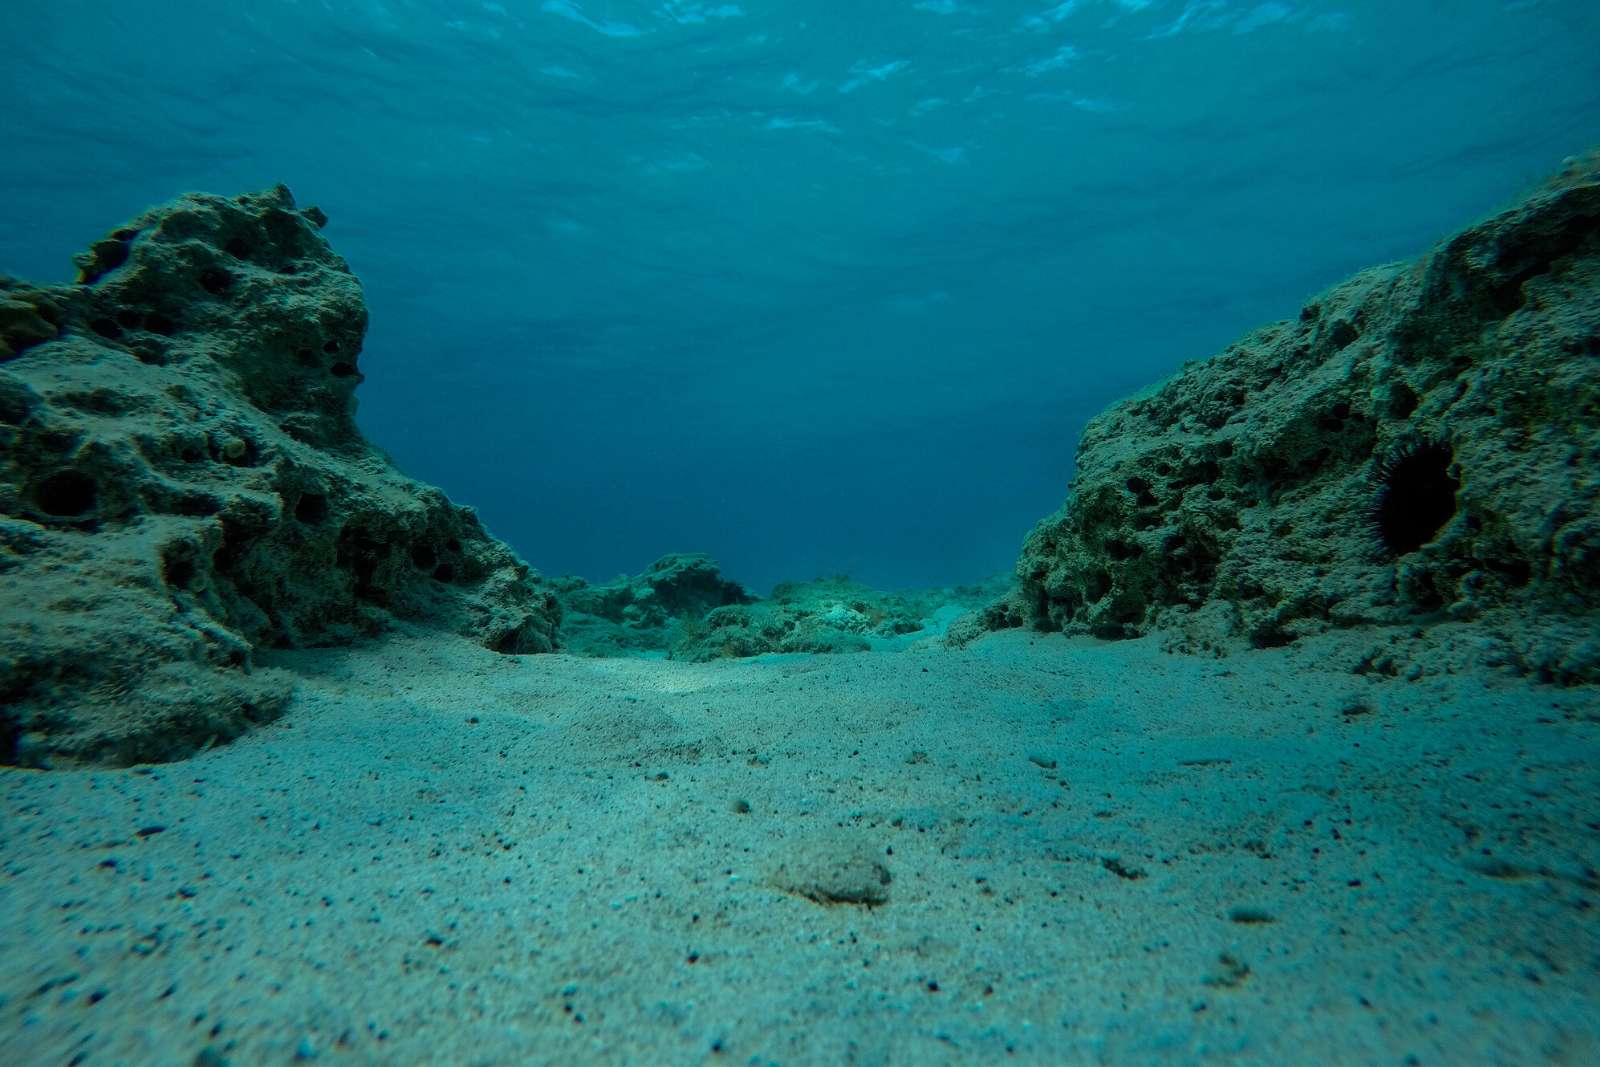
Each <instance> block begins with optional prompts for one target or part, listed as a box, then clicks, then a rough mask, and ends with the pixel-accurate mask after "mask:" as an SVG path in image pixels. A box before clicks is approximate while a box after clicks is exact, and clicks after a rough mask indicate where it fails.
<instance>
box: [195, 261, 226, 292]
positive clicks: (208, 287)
mask: <svg viewBox="0 0 1600 1067" xmlns="http://www.w3.org/2000/svg"><path fill="white" fill-rule="evenodd" d="M200 288H202V289H204V290H205V291H206V292H208V293H210V294H211V295H212V296H221V295H223V294H224V293H226V292H228V291H229V290H231V289H232V288H233V275H232V274H229V273H228V272H227V271H225V270H223V269H222V268H220V267H207V268H206V269H205V270H203V271H201V272H200Z"/></svg>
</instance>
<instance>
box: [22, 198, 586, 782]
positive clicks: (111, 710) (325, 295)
mask: <svg viewBox="0 0 1600 1067" xmlns="http://www.w3.org/2000/svg"><path fill="white" fill-rule="evenodd" d="M324 222H326V218H325V217H324V216H323V215H322V213H321V212H320V211H318V210H317V209H316V208H306V209H304V210H299V209H297V208H296V206H295V203H294V200H293V198H292V197H291V196H290V194H289V191H288V190H287V189H285V188H283V187H281V186H280V187H278V188H276V189H272V190H269V191H266V192H263V193H259V194H256V195H251V196H240V197H236V198H233V199H226V198H223V197H217V196H205V195H189V196H184V197H182V198H180V199H178V200H176V201H174V202H172V203H170V204H167V205H165V206H162V207H159V208H155V209H153V210H151V211H148V212H146V213H145V214H143V215H141V216H139V217H138V218H137V219H134V220H133V221H131V222H129V223H128V224H127V225H125V226H122V227H119V228H118V229H116V230H114V231H112V232H111V233H110V234H109V235H108V236H107V237H106V238H105V239H104V240H102V241H99V242H97V243H96V244H95V245H94V246H93V247H92V248H90V249H89V250H88V251H87V252H85V253H84V254H83V255H81V256H79V257H78V259H77V264H78V267H79V277H78V284H76V285H66V286H31V285H26V284H23V283H20V282H17V281H15V280H12V279H0V583H3V584H0V763H23V764H28V765H61V764H70V763H73V762H112V763H127V762H133V761H147V760H162V759H174V758H178V757H181V756H184V755H186V754H188V753H190V752H192V751H194V750H195V749H196V748H197V747H200V746H202V745H205V744H207V743H210V742H212V741H224V740H227V739H229V738H231V737H234V736H236V735H238V734H239V733H241V732H242V731H243V730H245V729H247V728H248V727H249V725H250V724H251V723H254V722H260V721H264V720H268V719H271V718H273V717H274V716H276V715H277V714H278V713H279V712H280V711H281V710H282V708H283V707H284V705H285V703H286V701H287V699H288V695H289V688H290V683H289V679H288V678H287V677H285V676H283V675H281V674H280V673H278V672H275V671H264V670H259V669H255V668H253V666H252V652H253V650H255V649H257V648H259V647H294V646H301V645H316V644H337V643H342V642H347V641H350V640H352V639H354V638H356V637H359V636H362V635H367V634H372V633H375V632H378V631H380V630H381V629H383V628H384V627H385V626H386V625H388V624H389V623H390V621H391V620H393V619H397V618H398V619H408V620H417V621H419V622H423V623H428V624H433V625H437V626H440V627H443V628H446V629H448V630H451V631H454V632H457V633H460V634H464V635H468V636H470V637H472V638H473V639H475V640H477V641H479V642H481V643H482V644H484V645H486V646H488V647H490V648H493V649H496V650H499V651H502V652H541V651H549V650H551V649H552V648H553V647H554V644H555V637H556V633H557V627H558V625H559V621H560V606H559V603H558V602H557V600H556V598H555V596H554V594H553V593H552V592H551V590H550V589H549V588H548V587H547V586H546V585H545V584H544V583H543V582H542V581H541V580H540V579H539V578H538V577H537V576H536V575H535V574H533V572H531V571H530V570H529V568H528V567H527V565H526V564H524V563H523V562H522V561H521V560H519V559H518V558H517V557H516V555H515V554H513V553H512V551H511V550H510V549H508V548H507V547H506V546H505V545H503V544H501V543H500V542H499V541H496V540H494V539H493V538H491V537H490V536H489V535H488V534H487V533H486V532H485V531H484V529H483V527H482V525H481V524H480V523H479V521H478V518H477V516H476V514H475V513H474V512H473V511H472V510H471V509H469V508H463V507H457V506H455V505H453V504H451V503H450V501H448V500H447V499H446V498H445V496H444V494H443V493H441V492H439V490H437V489H435V488H432V487H430V486H427V485H423V484H421V483H419V482H415V481H413V480H411V479H409V478H406V477H405V476H403V475H402V474H400V473H399V472H398V471H396V470H395V469H394V467H393V466H391V465H390V463H389V461H388V460H387V459H386V458H385V457H384V456H383V454H382V453H381V452H379V451H378V450H377V449H376V448H374V447H373V446H372V445H370V444H369V443H367V442H366V441H365V440H364V439H363V438H362V437H361V435H360V433H359V432H358V431H357V429H356V426H355V422H354V419H353V415H354V410H355V399H354V394H355V389H356V386H357V384H358V383H359V382H360V381H361V372H360V370H359V363H358V360H359V356H360V353H361V346H362V340H363V336H364V334H365V332H366V325H367V312H366V307H365V305H364V303H363V301H362V295H361V286H360V283H359V282H358V281H357V280H356V277H355V276H354V275H353V274H352V273H351V272H350V268H349V266H348V265H347V264H346V263H345V262H344V260H343V259H341V258H340V257H339V256H337V255H336V254H334V252H333V250H332V249H331V248H330V247H329V245H328V243H327V241H326V240H325V239H324V238H323V236H322V235H321V233H320V232H319V231H320V229H321V227H322V225H323V223H324Z"/></svg>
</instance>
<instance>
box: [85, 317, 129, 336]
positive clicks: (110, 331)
mask: <svg viewBox="0 0 1600 1067" xmlns="http://www.w3.org/2000/svg"><path fill="white" fill-rule="evenodd" d="M89 329H91V330H93V331H94V332H95V333H97V334H99V335H100V336H101V337H104V338H105V339H106V340H108V341H115V340H117V339H118V338H119V337H121V336H122V327H120V326H118V325H117V324H116V322H114V321H113V320H111V319H107V318H99V319H93V320H91V321H90V323H89Z"/></svg>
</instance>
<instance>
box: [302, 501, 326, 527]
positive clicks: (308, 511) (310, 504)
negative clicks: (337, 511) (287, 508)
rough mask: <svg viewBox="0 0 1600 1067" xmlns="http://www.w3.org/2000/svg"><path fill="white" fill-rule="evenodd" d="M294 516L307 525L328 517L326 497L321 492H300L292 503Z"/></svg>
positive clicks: (322, 520) (313, 524)
mask: <svg viewBox="0 0 1600 1067" xmlns="http://www.w3.org/2000/svg"><path fill="white" fill-rule="evenodd" d="M294 517H295V518H296V519H299V520H300V521H301V522H303V523H305V524H306V525H307V526H315V525H317V524H318V523H320V522H325V521H326V520H327V518H328V498H327V497H326V496H324V495H322V494H321V493H301V494H300V499H299V500H296V501H295V503H294Z"/></svg>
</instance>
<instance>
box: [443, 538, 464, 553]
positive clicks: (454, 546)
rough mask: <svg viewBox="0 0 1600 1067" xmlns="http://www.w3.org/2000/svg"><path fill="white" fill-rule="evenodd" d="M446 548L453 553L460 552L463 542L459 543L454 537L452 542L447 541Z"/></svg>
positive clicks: (451, 539)
mask: <svg viewBox="0 0 1600 1067" xmlns="http://www.w3.org/2000/svg"><path fill="white" fill-rule="evenodd" d="M444 547H446V548H448V549H449V550H450V551H452V552H460V551H461V542H460V541H457V540H456V539H455V538H454V537H452V538H450V540H448V541H446V542H445V543H444Z"/></svg>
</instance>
